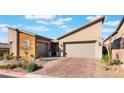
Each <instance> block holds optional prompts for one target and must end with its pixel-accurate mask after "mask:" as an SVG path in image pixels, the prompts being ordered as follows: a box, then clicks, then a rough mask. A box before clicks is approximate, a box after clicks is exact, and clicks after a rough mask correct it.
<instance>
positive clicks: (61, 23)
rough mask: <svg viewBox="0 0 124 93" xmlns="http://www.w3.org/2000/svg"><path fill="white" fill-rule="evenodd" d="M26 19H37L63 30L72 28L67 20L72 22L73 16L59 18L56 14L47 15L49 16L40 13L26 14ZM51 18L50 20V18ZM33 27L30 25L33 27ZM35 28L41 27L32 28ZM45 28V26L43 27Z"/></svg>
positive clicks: (37, 21) (39, 21)
mask: <svg viewBox="0 0 124 93" xmlns="http://www.w3.org/2000/svg"><path fill="white" fill-rule="evenodd" d="M25 18H26V19H37V20H36V23H40V24H45V25H49V24H51V25H55V26H56V27H58V28H59V29H62V30H63V31H65V30H67V29H71V28H70V27H69V26H67V25H66V22H70V21H71V20H72V18H71V17H66V18H57V17H56V16H55V15H47V16H44V15H42V16H40V15H28V16H25ZM49 19H50V20H49ZM31 28H32V27H30V29H31ZM32 29H33V30H40V29H39V27H38V28H37V29H36V28H35V27H33V28H32ZM43 29H44V28H43Z"/></svg>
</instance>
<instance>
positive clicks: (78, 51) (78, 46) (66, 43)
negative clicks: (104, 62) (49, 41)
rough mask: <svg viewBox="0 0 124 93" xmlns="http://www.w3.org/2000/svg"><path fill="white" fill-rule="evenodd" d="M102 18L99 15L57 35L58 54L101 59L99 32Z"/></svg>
mask: <svg viewBox="0 0 124 93" xmlns="http://www.w3.org/2000/svg"><path fill="white" fill-rule="evenodd" d="M104 18H105V17H100V18H98V19H96V20H94V21H92V22H90V23H88V24H86V25H84V26H81V27H79V28H77V29H75V30H74V31H72V32H70V33H68V34H66V35H63V36H61V37H59V38H58V40H59V49H60V55H61V56H65V57H82V58H95V59H101V58H102V44H101V32H102V24H103V21H104Z"/></svg>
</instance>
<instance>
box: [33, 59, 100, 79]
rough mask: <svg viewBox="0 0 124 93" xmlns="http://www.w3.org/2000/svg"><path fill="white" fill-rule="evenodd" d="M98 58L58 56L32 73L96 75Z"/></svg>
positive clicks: (69, 75)
mask: <svg viewBox="0 0 124 93" xmlns="http://www.w3.org/2000/svg"><path fill="white" fill-rule="evenodd" d="M98 62H99V61H98V60H94V59H85V58H59V59H58V60H55V61H51V62H47V63H45V64H44V66H43V68H42V69H40V70H38V71H35V72H33V74H40V75H48V76H54V77H79V78H80V77H98V73H97V70H98V69H97V63H98Z"/></svg>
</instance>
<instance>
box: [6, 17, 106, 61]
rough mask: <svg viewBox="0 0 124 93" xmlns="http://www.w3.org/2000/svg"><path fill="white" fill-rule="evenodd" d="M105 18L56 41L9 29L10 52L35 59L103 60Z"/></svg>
mask: <svg viewBox="0 0 124 93" xmlns="http://www.w3.org/2000/svg"><path fill="white" fill-rule="evenodd" d="M104 18H105V17H100V18H98V19H96V20H94V21H92V22H90V23H88V24H86V25H84V26H81V27H79V28H77V29H75V30H74V31H71V32H70V33H67V34H65V35H63V36H61V37H58V38H57V39H55V40H52V39H49V38H46V37H43V36H39V35H36V34H33V33H29V32H25V31H22V30H19V29H15V28H11V27H7V28H8V32H9V43H10V50H11V52H13V53H14V55H15V56H22V57H23V56H25V53H26V52H29V55H34V57H35V58H38V57H40V56H43V57H47V56H61V57H81V58H95V59H101V57H102V44H101V32H102V23H103V21H104Z"/></svg>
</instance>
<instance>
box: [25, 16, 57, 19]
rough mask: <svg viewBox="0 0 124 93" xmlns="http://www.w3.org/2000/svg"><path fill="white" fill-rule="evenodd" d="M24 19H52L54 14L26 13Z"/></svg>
mask: <svg viewBox="0 0 124 93" xmlns="http://www.w3.org/2000/svg"><path fill="white" fill-rule="evenodd" d="M24 17H25V18H26V19H54V18H56V16H55V15H26V16H24Z"/></svg>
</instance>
